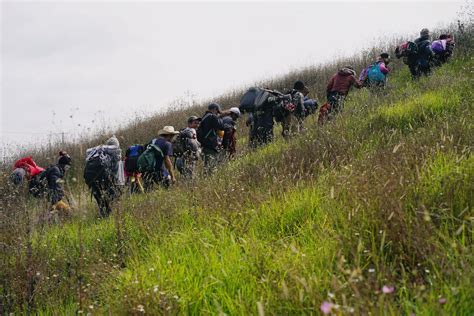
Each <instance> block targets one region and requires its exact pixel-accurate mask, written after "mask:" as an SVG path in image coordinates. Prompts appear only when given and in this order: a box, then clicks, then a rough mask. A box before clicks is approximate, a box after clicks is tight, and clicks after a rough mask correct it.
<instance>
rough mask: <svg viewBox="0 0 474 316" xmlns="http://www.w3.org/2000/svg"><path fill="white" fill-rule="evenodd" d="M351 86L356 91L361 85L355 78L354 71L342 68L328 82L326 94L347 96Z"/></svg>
mask: <svg viewBox="0 0 474 316" xmlns="http://www.w3.org/2000/svg"><path fill="white" fill-rule="evenodd" d="M353 85H354V86H355V87H356V88H358V89H360V88H362V84H361V83H360V82H359V80H357V79H356V78H355V71H353V70H352V69H349V68H342V69H341V70H339V71H338V72H337V74H335V75H334V76H332V78H331V80H329V83H328V86H327V88H326V92H327V93H330V92H339V93H340V94H342V95H347V93H348V92H349V89H350V88H351V87H352V86H353Z"/></svg>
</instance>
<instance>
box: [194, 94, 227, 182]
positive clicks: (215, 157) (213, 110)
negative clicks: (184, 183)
mask: <svg viewBox="0 0 474 316" xmlns="http://www.w3.org/2000/svg"><path fill="white" fill-rule="evenodd" d="M220 113H221V107H220V105H219V104H217V103H211V104H209V106H208V107H207V111H206V113H204V115H203V117H202V120H201V124H200V125H199V127H198V130H197V137H198V141H199V142H200V143H201V146H202V153H203V158H204V172H205V174H206V175H210V174H211V173H212V172H213V171H214V170H215V169H216V168H217V165H218V163H219V160H220V159H219V153H220V151H221V148H220V145H219V137H218V134H219V133H220V131H223V130H224V129H225V126H224V123H223V122H222V119H221V118H220V117H219V116H218V114H220Z"/></svg>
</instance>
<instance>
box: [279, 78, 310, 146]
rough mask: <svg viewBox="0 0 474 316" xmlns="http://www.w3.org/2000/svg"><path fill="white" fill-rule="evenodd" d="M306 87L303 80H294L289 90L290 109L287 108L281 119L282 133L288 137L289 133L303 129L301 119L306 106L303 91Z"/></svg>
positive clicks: (292, 133) (304, 113)
mask: <svg viewBox="0 0 474 316" xmlns="http://www.w3.org/2000/svg"><path fill="white" fill-rule="evenodd" d="M307 90H308V89H307V88H306V86H305V85H304V83H303V81H300V80H298V81H296V82H295V83H294V85H293V90H291V92H290V95H291V103H290V105H291V106H292V109H287V113H286V115H285V116H284V118H283V121H282V127H283V130H282V135H283V137H284V138H288V137H289V136H291V135H296V134H298V133H300V132H301V131H302V130H303V120H304V118H305V117H306V108H305V106H304V93H305V92H306V91H307Z"/></svg>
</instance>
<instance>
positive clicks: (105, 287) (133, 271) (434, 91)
mask: <svg viewBox="0 0 474 316" xmlns="http://www.w3.org/2000/svg"><path fill="white" fill-rule="evenodd" d="M471 36H472V35H471ZM471 36H470V37H467V36H466V37H465V41H464V42H462V41H459V44H460V46H459V54H458V56H457V57H456V58H455V59H454V60H453V61H452V62H451V63H450V64H448V65H445V66H443V67H442V68H439V69H437V70H436V71H435V73H434V74H433V76H431V77H429V78H422V79H421V80H420V81H417V82H412V81H411V79H410V76H409V73H408V70H407V69H406V67H403V68H402V67H399V68H398V69H397V71H396V72H394V74H393V75H392V76H391V77H390V89H388V90H386V91H384V92H383V93H371V92H369V91H367V90H359V91H353V93H352V94H351V97H350V99H349V100H348V102H347V103H346V108H345V111H344V113H343V114H342V115H340V116H338V117H337V119H336V120H334V121H332V122H330V123H329V124H327V125H325V126H319V125H317V124H316V118H314V117H312V118H310V119H309V120H308V121H306V123H305V124H306V127H307V131H306V132H305V134H303V135H300V136H299V137H297V138H295V139H292V140H291V141H289V142H285V141H284V140H282V139H281V138H278V139H277V140H276V141H275V142H274V143H272V144H270V145H268V146H266V147H264V148H260V149H258V150H256V151H253V152H248V153H246V154H245V155H241V157H240V158H239V159H236V160H235V161H233V162H231V163H229V164H228V165H226V166H225V167H223V168H222V169H220V170H219V171H218V172H217V173H216V174H215V175H214V176H213V177H211V178H207V179H197V180H196V181H195V182H194V183H191V184H182V183H181V184H179V185H177V186H176V187H174V188H173V189H172V190H169V191H165V190H157V191H155V192H153V193H151V194H148V195H136V196H132V197H124V198H123V199H122V200H121V201H120V203H117V205H116V207H115V212H114V213H113V215H112V216H111V217H110V218H109V219H107V220H97V219H95V214H96V210H95V205H94V204H92V203H91V202H90V197H89V196H88V195H87V193H86V190H85V188H84V186H83V184H82V183H81V182H80V181H79V182H77V183H74V182H73V179H70V180H71V181H70V182H69V184H68V185H69V186H71V185H73V187H74V191H73V192H71V194H70V198H71V199H72V200H73V205H74V206H75V209H74V211H75V214H74V215H73V218H71V219H70V220H68V221H65V222H63V223H60V224H49V225H46V224H42V222H41V221H40V220H39V218H41V214H42V213H43V209H44V207H41V205H40V206H38V205H37V204H38V202H37V201H36V200H27V199H21V198H20V194H21V192H20V193H14V192H12V193H10V194H9V195H3V196H2V202H3V206H4V208H5V211H4V212H3V215H4V216H3V218H2V220H3V221H2V222H3V223H4V225H2V243H1V247H2V250H3V251H2V255H1V256H2V258H1V259H2V260H0V261H1V263H0V265H1V266H0V268H1V269H0V271H1V272H0V280H1V284H0V292H1V293H2V308H3V311H2V312H4V313H8V312H13V311H16V312H17V313H21V312H26V311H31V312H34V313H38V314H53V315H54V314H57V315H60V314H73V313H76V312H78V311H79V312H81V313H85V314H86V313H91V314H112V315H115V314H143V313H146V314H167V315H168V314H170V315H175V314H229V315H248V314H259V315H264V314H277V315H281V314H318V313H321V311H320V307H321V305H322V304H323V302H326V303H325V305H324V306H325V307H327V308H328V309H331V311H332V312H333V313H334V314H351V313H354V314H369V313H372V314H375V315H379V314H393V315H400V314H401V315H410V314H412V313H414V314H417V315H440V314H441V315H472V314H473V313H474V288H473V286H472V284H473V280H474V271H473V267H474V252H473V237H474V236H473V202H474V196H473V194H474V159H473V157H472V149H473V145H474V144H473V143H474V140H473V137H472V135H474V120H473V114H474V112H473V101H474V100H473V92H472V80H473V70H474V61H473V59H472V51H471V50H470V49H466V47H468V48H469V47H471V48H472V38H471ZM229 102H230V101H229ZM180 119H181V118H180ZM138 127H139V125H137V130H140V131H143V129H141V128H138ZM240 133H241V134H244V133H245V131H243V130H241V131H240Z"/></svg>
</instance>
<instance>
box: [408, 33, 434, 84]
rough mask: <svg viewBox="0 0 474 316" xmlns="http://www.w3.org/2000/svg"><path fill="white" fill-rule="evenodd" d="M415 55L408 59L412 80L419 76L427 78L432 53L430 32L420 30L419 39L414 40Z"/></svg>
mask: <svg viewBox="0 0 474 316" xmlns="http://www.w3.org/2000/svg"><path fill="white" fill-rule="evenodd" d="M415 44H416V46H417V54H416V55H414V56H410V57H409V58H408V67H409V68H410V72H411V75H412V76H413V78H414V79H417V78H419V77H420V76H421V75H425V76H428V75H429V74H430V72H431V60H432V58H433V55H434V54H433V51H432V49H431V42H430V31H429V30H428V29H422V30H421V32H420V37H419V38H417V39H416V40H415Z"/></svg>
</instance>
